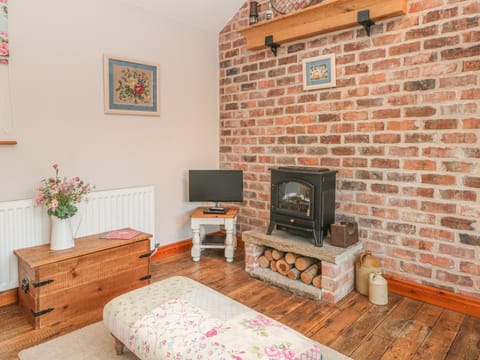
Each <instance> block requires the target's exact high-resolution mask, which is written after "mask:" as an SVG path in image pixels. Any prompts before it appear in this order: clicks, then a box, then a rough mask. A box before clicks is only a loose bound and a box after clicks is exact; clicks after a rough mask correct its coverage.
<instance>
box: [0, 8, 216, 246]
mask: <svg viewBox="0 0 480 360" xmlns="http://www.w3.org/2000/svg"><path fill="white" fill-rule="evenodd" d="M9 7H10V9H9V16H10V18H9V32H10V50H11V63H10V65H9V66H8V70H9V72H10V78H11V94H12V99H13V104H14V106H13V128H12V127H11V126H10V125H9V124H10V119H8V116H7V115H5V114H6V112H7V111H5V109H3V110H4V111H3V112H1V111H0V116H3V117H2V118H0V125H1V126H3V127H5V128H7V129H8V131H9V133H8V134H3V133H2V134H0V139H2V138H3V139H5V138H10V137H13V138H14V139H15V140H17V141H18V142H19V144H18V145H17V146H11V147H10V146H3V147H0V169H1V170H0V172H1V186H0V201H7V200H15V199H25V198H31V197H33V196H34V191H35V188H36V187H37V186H38V185H39V181H40V179H42V178H45V177H48V176H50V175H52V174H53V172H52V169H51V165H52V164H53V163H59V164H60V166H61V171H62V173H63V174H64V175H67V176H77V175H78V176H81V177H82V178H83V179H85V180H88V181H89V182H91V183H93V184H95V185H96V188H97V190H105V189H114V188H123V187H131V186H142V185H154V186H155V188H156V209H155V210H156V224H155V225H156V231H155V232H156V234H155V235H156V241H157V242H160V243H161V244H162V245H164V244H167V243H172V242H176V241H179V240H182V239H185V238H188V237H190V235H191V233H190V230H189V210H190V209H192V208H193V207H194V204H191V203H188V202H187V200H188V199H187V198H186V197H187V194H186V176H187V171H188V169H189V168H216V167H217V166H218V145H219V143H218V142H219V140H218V139H219V136H218V131H219V130H218V129H219V126H218V53H217V39H218V36H217V34H216V33H209V32H205V31H202V30H198V29H193V28H189V27H188V26H185V25H180V24H179V23H175V22H174V21H172V20H171V18H167V17H165V18H162V16H161V15H159V14H158V13H157V14H153V13H150V12H147V11H145V10H142V9H140V8H138V7H131V6H129V5H128V4H126V3H124V2H118V1H115V0H102V1H95V0H84V1H65V0H45V1H36V0H22V1H10V3H9ZM103 54H114V55H117V56H123V57H130V58H135V59H140V60H141V59H145V60H148V61H151V62H156V63H158V64H160V84H161V85H160V96H161V101H160V108H161V116H160V117H142V116H121V115H105V114H104V113H103V68H102V66H103V65H102V64H103V63H102V61H103V59H102V56H103ZM6 81H7V75H6V71H5V67H4V68H3V69H2V72H0V84H5V82H6ZM5 88H6V87H5V86H0V98H3V99H5V97H6V96H7V95H8V94H7V92H8V90H5ZM4 103H5V102H3V103H2V104H4Z"/></svg>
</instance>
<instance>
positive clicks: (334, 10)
mask: <svg viewBox="0 0 480 360" xmlns="http://www.w3.org/2000/svg"><path fill="white" fill-rule="evenodd" d="M364 10H369V16H368V18H369V19H370V20H371V21H379V20H382V19H386V18H391V17H394V16H400V15H405V14H406V12H407V0H382V1H378V0H330V1H323V2H321V3H320V4H316V5H312V6H309V7H307V8H305V9H302V10H298V11H294V12H292V13H289V14H287V15H283V16H278V17H276V18H274V19H272V20H269V21H264V22H261V23H258V24H255V25H252V26H247V27H245V28H243V29H240V30H239V32H240V33H242V35H243V36H245V38H246V40H247V48H248V49H249V50H259V49H262V48H264V47H265V46H266V45H265V37H266V36H269V35H271V36H272V37H273V39H274V40H275V43H277V44H284V43H287V42H291V41H294V40H299V39H303V38H307V37H310V36H314V35H319V34H324V33H328V32H332V31H338V30H342V29H346V28H351V27H358V26H359V19H358V13H359V12H362V11H364Z"/></svg>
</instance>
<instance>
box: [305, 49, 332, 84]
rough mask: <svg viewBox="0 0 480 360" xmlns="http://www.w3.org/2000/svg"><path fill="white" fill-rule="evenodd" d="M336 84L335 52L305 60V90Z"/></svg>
mask: <svg viewBox="0 0 480 360" xmlns="http://www.w3.org/2000/svg"><path fill="white" fill-rule="evenodd" d="M336 85H337V79H336V76H335V54H330V55H324V56H318V57H314V58H310V59H304V60H303V90H305V91H307V90H316V89H324V88H331V87H335V86H336Z"/></svg>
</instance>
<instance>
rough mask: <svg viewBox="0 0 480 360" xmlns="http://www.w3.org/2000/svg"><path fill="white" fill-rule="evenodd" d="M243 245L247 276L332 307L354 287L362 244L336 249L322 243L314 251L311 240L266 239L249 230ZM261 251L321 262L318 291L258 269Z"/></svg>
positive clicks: (274, 235) (285, 235)
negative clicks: (286, 253)
mask: <svg viewBox="0 0 480 360" xmlns="http://www.w3.org/2000/svg"><path fill="white" fill-rule="evenodd" d="M242 240H243V241H244V242H245V271H247V272H248V273H249V274H250V275H251V276H253V277H256V278H259V279H261V280H264V281H266V282H269V283H272V284H274V285H277V286H280V287H282V288H284V289H286V290H289V291H292V292H293V293H296V294H299V295H302V296H307V297H309V298H312V299H316V300H320V299H322V300H325V301H327V302H330V303H336V302H338V301H339V300H341V299H342V298H344V297H345V296H346V295H347V294H348V293H350V291H352V290H353V287H354V263H355V258H356V257H357V254H358V253H359V252H360V251H361V249H362V244H361V243H357V244H354V245H352V246H350V247H348V248H340V247H336V246H331V245H329V244H326V243H324V245H323V247H316V246H314V245H313V244H312V241H311V239H308V238H304V237H300V236H295V235H292V234H290V233H288V232H285V231H274V232H273V233H272V235H266V230H263V229H259V230H250V231H246V232H244V233H242ZM265 247H271V248H274V249H277V250H281V251H285V252H292V253H295V254H299V255H303V256H309V257H312V258H315V259H318V260H320V261H321V264H322V265H321V273H322V274H321V275H322V288H321V289H317V288H315V287H313V286H310V285H306V284H303V283H302V282H299V281H295V280H291V279H289V278H287V277H285V276H282V275H279V274H277V273H276V272H274V271H271V270H268V269H262V268H260V267H259V265H258V258H259V257H260V256H261V255H262V254H263V252H264V249H265Z"/></svg>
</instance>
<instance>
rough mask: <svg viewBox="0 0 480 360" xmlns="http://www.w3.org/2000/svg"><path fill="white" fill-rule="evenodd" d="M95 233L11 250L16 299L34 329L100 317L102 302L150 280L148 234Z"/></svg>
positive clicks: (104, 302) (146, 283)
mask: <svg viewBox="0 0 480 360" xmlns="http://www.w3.org/2000/svg"><path fill="white" fill-rule="evenodd" d="M101 235H102V234H96V235H92V236H86V237H83V238H78V239H76V240H75V247H74V248H72V249H67V250H60V251H52V250H50V245H49V244H46V245H41V246H35V247H30V248H25V249H19V250H15V255H16V256H17V258H18V281H19V287H18V297H19V302H20V305H21V306H22V308H23V309H24V311H25V313H26V314H27V317H28V318H29V320H30V322H31V323H32V324H33V325H34V327H35V328H36V329H39V328H41V327H44V326H46V325H51V324H55V323H59V322H63V321H66V320H68V319H71V318H73V317H80V316H86V315H87V314H88V316H89V317H92V316H93V317H94V318H97V319H98V320H100V319H101V316H102V309H103V306H104V305H105V304H106V303H107V302H108V301H110V300H111V299H113V298H114V297H116V296H118V295H120V294H123V293H125V292H127V291H130V290H133V289H136V288H139V287H142V286H144V285H148V284H149V283H150V238H151V237H152V235H150V234H144V233H141V234H139V235H137V236H135V237H134V238H132V239H129V240H115V239H101V238H100V236H101ZM92 312H93V314H92Z"/></svg>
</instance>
